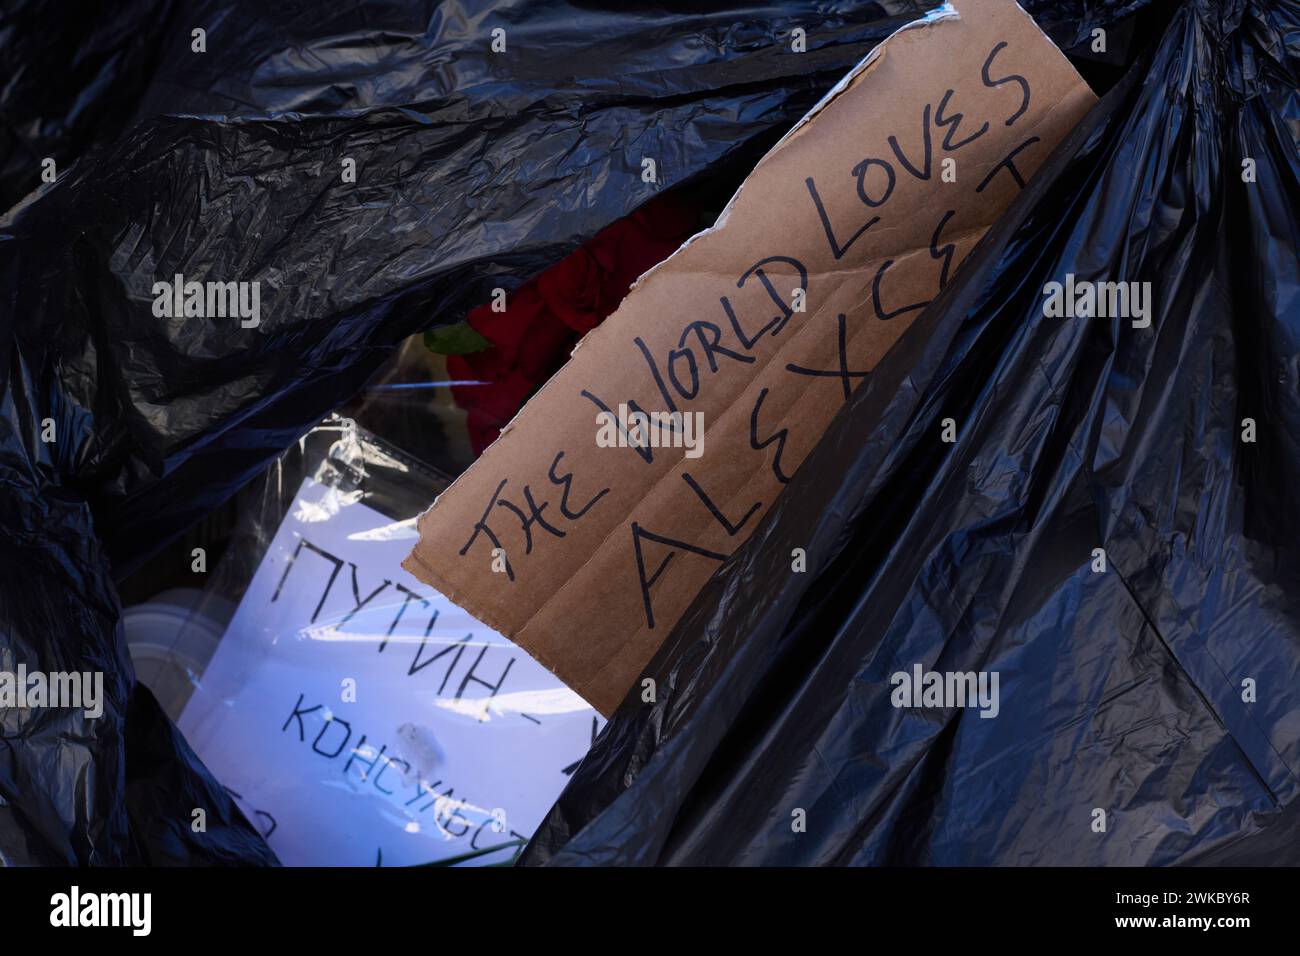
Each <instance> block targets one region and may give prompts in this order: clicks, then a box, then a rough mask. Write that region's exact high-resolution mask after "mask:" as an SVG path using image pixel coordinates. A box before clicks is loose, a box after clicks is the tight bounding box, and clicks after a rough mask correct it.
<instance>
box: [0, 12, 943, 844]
mask: <svg viewBox="0 0 1300 956" xmlns="http://www.w3.org/2000/svg"><path fill="white" fill-rule="evenodd" d="M933 5H934V4H932V3H920V2H906V0H899V2H889V3H868V4H861V5H857V6H850V7H847V8H846V7H842V6H839V5H836V6H835V7H834V8H833V9H830V8H825V7H824V6H823V5H822V4H819V3H813V2H802V3H792V4H788V5H780V6H777V5H775V4H773V5H763V4H758V5H753V4H750V5H747V6H745V7H744V8H743V10H742V12H740V13H735V12H731V11H729V10H728V9H726V8H725V7H724V6H721V5H713V4H707V5H704V7H703V8H702V10H701V12H696V13H691V14H673V13H669V12H667V11H665V10H664V9H663V8H661V7H658V6H646V7H644V8H641V9H636V8H627V7H625V8H624V9H622V10H620V11H618V12H607V13H602V12H598V11H595V10H592V9H590V8H589V7H588V6H587V5H585V4H567V3H532V2H528V3H525V2H515V3H510V4H498V5H489V4H486V3H470V4H437V3H416V4H408V3H398V2H393V3H362V4H349V5H346V6H343V7H338V8H330V9H325V8H323V7H322V6H321V4H319V3H315V2H311V3H306V2H289V3H277V4H267V3H264V2H261V0H257V2H238V3H215V2H212V3H185V2H181V0H176V2H165V0H154V2H143V0H141V2H137V3H129V4H113V5H105V4H87V5H85V7H84V8H77V9H75V10H71V9H69V7H68V6H66V5H64V4H50V3H44V2H24V0H17V2H11V3H7V4H5V6H4V9H3V10H0V63H2V64H3V69H4V71H5V82H4V83H0V172H2V173H3V177H2V178H3V183H4V188H5V193H4V196H5V202H6V204H7V203H9V202H12V201H15V200H18V201H17V204H16V205H15V206H13V207H12V208H11V209H10V210H9V212H8V213H6V214H5V215H4V218H2V219H0V356H2V358H3V362H0V376H3V377H2V378H0V402H2V403H3V411H2V413H0V535H2V536H3V538H4V541H5V544H4V547H3V548H0V569H2V570H3V574H0V668H13V667H16V666H18V665H19V664H22V665H24V666H25V667H27V668H28V669H29V670H37V669H39V670H43V671H46V672H52V671H63V672H81V671H99V672H102V673H103V674H104V675H105V692H106V695H107V704H106V709H105V713H104V715H103V716H102V717H101V718H99V719H98V720H94V721H87V720H86V719H83V718H82V717H81V716H80V715H74V714H72V713H69V712H64V711H40V712H31V713H24V712H21V711H6V712H5V713H4V714H3V715H2V717H0V742H2V743H3V747H2V748H0V862H5V863H55V862H59V863H63V862H67V863H76V862H81V863H133V862H155V863H158V862H252V863H260V862H268V861H270V860H271V856H270V854H269V852H268V851H267V850H266V848H265V846H264V845H263V844H262V843H261V842H260V840H259V839H258V838H257V836H256V834H255V833H254V832H253V830H252V829H251V828H250V827H249V826H248V825H247V824H246V823H245V822H244V821H243V819H242V817H240V816H239V814H238V811H237V810H236V809H235V808H234V806H233V805H232V804H231V803H230V801H229V800H228V799H226V797H225V795H224V793H223V792H222V791H221V789H220V788H219V786H218V785H217V784H216V783H215V782H214V781H213V780H212V779H211V778H210V777H209V776H208V775H207V774H206V772H205V771H204V770H203V768H202V767H201V765H200V764H199V763H198V761H197V760H196V759H195V758H194V757H193V755H192V754H191V753H190V752H189V751H188V750H187V749H186V748H185V747H184V745H183V742H182V741H181V740H180V739H179V737H178V736H177V735H176V734H175V731H174V730H173V729H172V728H171V727H170V726H169V725H168V724H167V722H166V719H165V718H164V717H163V716H162V714H161V713H160V712H159V711H158V708H157V705H156V703H155V702H154V701H153V699H152V697H150V696H149V695H148V694H147V692H145V691H143V690H142V689H141V688H140V687H139V686H138V685H136V683H135V681H134V676H133V673H132V670H131V667H130V663H129V661H128V660H127V658H126V652H125V646H124V643H123V640H122V635H121V629H120V626H119V623H118V616H119V613H118V612H119V607H118V601H117V598H116V596H115V593H114V589H113V585H112V580H111V577H110V570H109V569H110V567H111V569H112V575H113V576H116V577H117V578H119V579H120V578H121V577H122V576H123V575H125V574H126V573H127V572H129V570H130V569H131V568H132V567H133V566H135V565H137V564H138V563H139V562H140V561H141V560H142V559H144V558H145V557H146V556H147V555H149V554H150V553H151V552H154V551H156V550H157V549H158V548H159V547H160V546H161V545H162V544H164V543H165V542H166V541H167V540H168V539H169V538H171V537H172V536H174V535H176V534H178V533H180V532H181V531H182V530H183V529H184V528H185V527H186V526H187V525H189V524H191V523H193V522H194V521H196V520H197V519H199V518H201V517H202V516H203V515H204V514H205V513H207V512H208V511H209V510H210V509H211V508H213V507H214V506H215V505H216V504H218V503H220V502H221V501H223V500H225V499H227V498H229V497H230V496H231V495H232V494H233V493H234V491H235V490H236V489H237V488H238V487H239V486H240V485H241V484H243V483H244V482H246V481H247V480H248V479H250V478H251V477H252V476H254V475H256V474H258V473H259V472H260V471H261V470H262V469H263V468H264V467H265V465H266V464H267V463H268V462H269V460H270V459H271V458H273V457H274V456H275V455H277V454H278V453H280V452H281V451H282V450H283V449H284V448H285V447H287V446H288V445H289V444H290V443H291V442H292V441H293V440H294V439H295V438H297V437H298V436H299V435H300V434H302V433H303V432H305V431H306V430H307V429H308V428H309V427H311V425H312V424H314V423H315V422H316V421H317V420H318V419H319V418H320V417H322V416H323V415H324V414H325V413H327V412H328V411H329V410H330V409H331V408H333V407H335V406H336V405H338V404H340V403H341V402H343V401H344V400H346V399H347V398H348V397H349V396H350V395H351V394H352V393H354V392H355V391H356V390H357V389H358V388H359V387H360V386H361V385H362V384H363V383H364V382H365V381H366V379H367V378H368V377H369V376H370V375H371V374H372V373H373V372H374V371H375V370H376V369H377V368H378V367H379V365H380V363H381V362H382V361H383V360H384V359H385V358H386V357H387V356H388V355H389V354H391V350H392V348H393V346H394V345H395V344H396V343H398V342H399V341H401V340H402V339H403V338H404V337H405V336H407V335H408V334H410V333H412V332H415V331H417V330H419V329H422V328H427V327H430V326H432V325H434V324H437V323H440V322H450V321H455V320H456V319H458V318H460V317H461V315H462V314H463V313H464V311H465V310H467V309H468V308H469V307H471V306H472V305H475V304H477V303H479V302H481V301H485V300H486V299H487V297H488V295H489V292H490V290H491V289H492V288H493V287H496V286H502V287H505V288H513V287H515V286H517V285H519V284H521V283H523V282H524V281H526V280H527V279H528V278H529V277H531V276H532V275H534V274H536V273H537V272H539V271H541V270H542V269H543V268H544V267H546V266H547V265H549V264H550V263H552V262H554V261H557V260H558V259H560V258H561V257H562V256H564V255H565V254H567V253H568V252H569V251H570V250H571V249H573V248H574V247H575V246H577V245H578V244H580V243H581V242H583V241H584V240H586V239H587V238H589V237H590V236H591V235H593V234H594V233H595V232H597V231H598V230H599V229H600V228H602V227H603V226H605V225H607V224H608V223H610V222H612V221H613V220H615V219H617V218H619V217H621V216H623V215H625V214H627V213H628V212H630V211H632V210H633V209H635V208H636V207H637V206H638V205H640V204H641V203H642V202H644V201H645V200H646V199H648V198H649V197H650V196H652V195H654V193H655V192H656V191H657V190H662V189H665V188H670V187H672V186H674V185H676V184H678V183H682V182H684V181H686V180H689V179H693V178H696V177H700V176H704V175H710V174H721V172H722V171H725V170H726V169H727V168H728V166H729V165H734V166H736V167H737V169H738V170H739V172H740V173H742V174H743V172H744V171H745V168H744V167H745V163H746V162H747V161H751V160H752V157H753V156H756V155H757V154H758V152H759V151H761V149H762V148H763V147H765V146H766V145H768V144H770V142H771V141H772V140H773V139H774V138H775V137H776V136H779V135H780V134H781V133H782V132H783V131H784V130H785V129H787V128H788V127H789V126H790V125H791V124H792V123H793V122H794V121H795V120H796V119H797V118H798V117H799V116H800V115H801V114H802V113H803V112H804V111H805V110H806V109H807V108H808V107H809V106H811V105H812V104H813V103H814V102H815V101H816V100H817V99H818V98H819V97H820V95H821V94H822V93H823V92H824V91H825V90H826V89H828V88H829V87H830V86H831V85H832V84H833V83H834V82H835V81H837V80H838V79H839V78H840V77H841V76H842V75H843V74H844V73H845V72H846V71H847V70H848V69H849V68H850V67H851V66H852V65H853V64H854V63H856V62H857V61H858V60H859V59H860V58H861V57H862V56H864V55H865V54H866V53H867V52H868V51H869V49H870V48H871V47H872V46H873V45H874V43H875V42H877V41H878V40H879V39H880V38H882V37H883V36H885V35H887V34H888V33H889V32H891V31H892V30H893V29H894V28H895V27H896V26H898V25H900V24H901V23H902V22H904V21H906V20H910V19H912V18H914V17H915V16H916V15H918V14H919V13H920V12H922V11H923V10H925V9H927V8H928V7H930V6H933ZM498 26H500V27H501V28H503V29H504V30H505V31H506V32H505V34H504V38H505V42H506V49H507V53H504V54H495V53H493V52H492V51H491V46H490V44H491V40H492V37H491V31H492V30H493V29H494V28H496V27H498ZM795 26H800V27H802V28H803V29H805V30H806V31H807V52H806V53H800V54H795V53H792V52H790V50H789V43H788V40H789V37H790V33H791V31H792V30H793V28H794V27H795ZM197 29H202V30H204V31H205V33H204V34H203V37H202V41H203V42H202V46H203V51H202V52H199V51H198V49H197V45H198V38H197V37H195V35H194V33H193V31H194V30H197ZM128 106H129V107H130V108H128ZM645 157H649V158H653V159H654V160H655V161H656V174H657V175H656V178H657V182H655V183H646V182H644V181H643V180H642V178H641V176H642V172H643V170H644V167H643V165H642V159H643V158H645ZM46 158H49V159H52V160H54V165H53V167H52V168H53V169H54V170H55V171H56V172H57V176H58V178H57V180H56V181H55V182H53V183H42V181H41V174H42V172H43V170H44V169H47V168H51V167H49V166H48V165H47V164H45V163H44V162H43V160H44V159H46ZM345 160H354V161H355V170H356V181H355V182H354V183H353V182H346V183H345V182H344V180H343V173H344V169H345V166H346V165H347V164H345V162H344V161H345ZM29 189H35V190H36V191H35V192H31V193H29V192H28V190H29ZM19 197H22V198H19ZM176 275H182V276H183V277H184V280H185V281H199V282H205V283H206V282H221V283H227V282H240V283H248V284H249V288H251V284H252V283H258V289H259V290H260V298H259V308H258V314H257V315H256V316H251V315H250V316H248V317H246V318H247V320H248V321H249V322H250V323H251V322H252V321H253V319H254V318H255V319H256V323H255V324H251V325H250V326H248V327H244V326H243V325H242V323H241V321H240V320H238V319H234V318H229V317H228V318H227V319H226V320H225V321H222V320H220V319H211V318H198V317H190V318H180V317H170V318H169V317H167V316H166V315H165V314H163V315H159V314H157V313H156V312H155V306H156V305H157V303H156V302H155V295H154V291H153V288H154V284H155V283H157V282H160V281H163V282H166V281H171V280H172V279H173V277H174V276H176ZM196 808H204V809H206V811H207V815H206V829H196V828H195V827H194V826H193V825H192V824H193V823H194V822H196V821H195V820H194V818H193V810H194V809H196Z"/></svg>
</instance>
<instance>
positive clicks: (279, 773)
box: [128, 416, 600, 866]
mask: <svg viewBox="0 0 1300 956" xmlns="http://www.w3.org/2000/svg"><path fill="white" fill-rule="evenodd" d="M445 484H446V481H445V479H444V478H442V477H441V476H440V475H439V474H437V473H436V472H434V471H433V470H432V469H429V468H427V467H426V466H424V465H422V464H420V463H419V462H417V461H415V460H414V459H411V458H409V457H407V456H406V455H404V454H403V453H401V452H399V451H397V450H396V449H395V448H393V447H392V446H390V445H387V444H386V443H384V442H382V441H381V440H380V439H378V438H376V437H375V436H374V435H372V434H370V433H368V432H366V431H364V430H362V429H360V428H359V427H357V426H356V424H355V423H354V422H353V421H352V420H351V419H346V418H340V417H337V416H335V417H332V418H331V419H330V420H328V421H327V422H325V423H323V424H322V425H321V426H319V427H318V428H316V429H314V430H313V431H311V432H309V433H308V434H307V435H306V436H305V437H304V438H303V439H302V440H301V441H300V442H299V443H298V444H297V445H296V446H295V447H294V448H292V449H291V450H290V451H289V452H287V453H286V454H285V455H283V456H282V457H281V458H280V459H278V460H277V461H276V463H275V464H274V465H273V466H272V467H271V468H270V469H269V470H268V471H267V473H266V474H265V475H264V476H263V477H262V478H261V479H259V480H258V481H257V482H256V483H255V484H254V486H253V487H252V488H250V489H249V490H248V491H247V492H246V493H245V495H244V496H243V500H242V501H241V518H240V521H239V525H238V526H237V528H236V531H235V535H234V538H233V539H232V541H231V543H230V545H229V546H228V548H227V551H226V555H225V557H224V558H223V559H222V561H221V563H220V565H219V567H218V568H217V569H216V570H215V572H214V573H213V575H212V581H211V585H210V587H209V588H208V589H207V590H206V592H205V593H204V595H203V597H202V599H201V600H199V601H198V602H197V603H196V604H195V605H194V606H193V607H192V609H191V611H190V612H189V616H188V619H187V621H186V622H185V623H184V625H183V626H180V627H174V628H173V631H172V633H173V634H174V641H173V643H172V644H171V646H170V647H168V648H167V649H166V650H167V656H169V658H170V664H171V667H170V668H155V670H154V672H153V673H154V675H155V679H158V680H161V681H167V682H169V683H168V684H167V685H164V686H156V687H154V688H153V689H154V691H155V693H157V695H158V696H159V698H160V699H162V700H163V701H165V702H167V703H168V705H169V709H170V710H171V711H172V712H171V713H170V716H171V717H172V718H173V719H174V720H176V722H177V724H178V726H179V727H180V729H181V731H182V732H183V733H184V734H185V737H186V739H187V740H188V741H189V742H190V744H191V746H192V747H193V748H194V749H195V751H196V752H197V754H198V755H199V757H200V759H201V760H202V761H203V762H204V764H205V765H206V766H207V767H208V769H209V770H210V771H211V772H212V773H213V774H214V775H215V776H216V777H217V779H218V780H220V781H221V782H222V784H223V785H225V787H226V788H227V790H228V791H229V792H230V793H231V795H232V796H233V797H234V798H235V800H236V802H237V803H238V804H239V806H240V807H241V809H242V810H243V811H244V813H245V815H246V816H247V817H248V818H249V820H250V821H252V822H253V824H254V825H255V826H256V827H257V829H258V830H259V832H261V834H262V836H263V837H264V838H265V839H266V840H267V843H268V844H269V845H270V847H271V848H272V850H274V851H275V853H276V854H277V856H278V857H279V858H280V860H281V862H283V863H285V864H287V865H384V866H389V865H415V864H424V863H435V862H443V863H449V862H460V861H462V860H463V861H466V862H474V863H499V862H509V861H511V860H512V859H513V857H514V856H515V855H516V854H517V852H518V851H519V849H520V848H521V847H522V845H523V843H524V841H525V840H526V839H527V838H528V837H529V836H531V834H532V832H533V831H534V830H535V829H536V827H537V825H538V823H540V821H541V819H542V817H543V816H544V814H545V813H546V811H547V810H548V809H549V808H550V806H551V804H552V803H553V801H554V799H555V798H556V797H557V796H558V795H559V793H560V791H561V789H563V786H564V784H565V783H566V781H567V779H568V775H569V774H571V773H572V772H573V769H574V768H575V767H576V765H577V763H578V761H580V760H581V758H582V757H583V755H584V754H585V753H586V751H587V749H588V747H589V746H590V743H591V741H592V739H593V738H594V736H595V733H596V731H597V730H598V729H599V725H600V721H599V719H598V717H597V715H596V713H595V712H594V711H593V710H592V709H591V708H590V707H589V706H588V705H587V704H586V703H585V702H584V701H583V700H582V699H581V698H580V697H578V695H577V694H575V693H574V692H573V691H571V690H569V689H568V688H566V687H565V686H564V685H563V684H561V683H560V682H559V681H558V680H557V679H556V678H555V677H553V676H552V675H550V674H549V673H548V672H547V671H545V670H544V669H543V668H542V667H541V666H540V665H538V664H536V663H535V662H534V661H533V660H532V659H531V658H529V657H528V656H527V655H526V654H525V653H523V652H522V651H520V650H519V649H517V648H516V647H515V646H514V645H513V644H511V643H510V641H508V640H507V639H506V638H504V637H502V636H501V635H499V634H496V633H495V632H493V631H491V630H490V629H489V628H487V627H486V626H484V625H483V624H481V623H479V622H478V621H476V620H474V619H473V618H472V617H470V616H469V615H468V614H467V613H465V612H464V611H462V610H460V609H459V608H457V607H456V606H455V605H453V604H451V603H450V602H449V601H447V600H446V599H445V598H443V597H442V596H441V595H439V594H437V593H436V592H434V591H432V590H431V589H429V588H428V587H426V586H424V585H422V584H420V583H419V582H417V581H416V580H415V579H414V578H411V577H410V576H409V575H407V574H406V573H405V572H404V571H402V569H401V568H400V566H399V565H400V561H401V558H402V557H403V556H404V555H405V552H406V549H408V548H409V546H410V542H411V540H412V539H413V538H414V535H415V530H414V523H415V518H416V515H417V514H418V511H419V509H420V508H421V507H422V506H423V504H424V503H426V502H427V500H428V497H429V496H430V495H431V494H437V493H438V492H439V491H440V490H441V489H442V488H443V487H444V486H445ZM196 560H197V556H196ZM226 620H228V623H226V624H225V626H224V633H222V634H221V637H220V640H219V641H213V640H212V634H213V633H214V631H215V630H218V629H219V627H218V624H217V622H222V621H226ZM128 639H129V640H130V641H131V644H132V652H133V654H137V655H138V652H139V650H140V647H139V641H137V640H135V639H134V638H132V637H131V636H130V635H129V638H128ZM158 650H159V649H158V647H157V646H156V644H155V646H153V647H152V648H150V649H149V653H151V654H152V655H153V657H154V658H155V659H157V658H158V657H159V653H158ZM137 666H138V667H140V672H141V676H142V680H145V681H149V680H150V672H149V671H148V670H147V669H146V668H145V667H144V666H143V665H142V664H141V662H140V660H139V658H138V657H137ZM178 679H179V680H181V681H182V682H184V683H187V684H188V686H186V687H177V686H175V682H176V681H177V680H178Z"/></svg>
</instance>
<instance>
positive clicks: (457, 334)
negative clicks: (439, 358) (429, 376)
mask: <svg viewBox="0 0 1300 956" xmlns="http://www.w3.org/2000/svg"><path fill="white" fill-rule="evenodd" d="M424 347H425V348H427V349H428V350H429V351H430V352H437V353H438V354H439V355H469V354H470V353H471V352H482V351H483V350H484V349H487V348H491V347H492V343H491V342H489V341H488V340H487V339H485V338H483V336H481V335H479V334H478V333H477V332H475V331H474V327H473V326H471V325H470V324H469V323H468V322H457V323H456V324H455V325H443V326H440V327H438V328H436V329H430V330H429V331H428V332H425V333H424Z"/></svg>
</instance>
